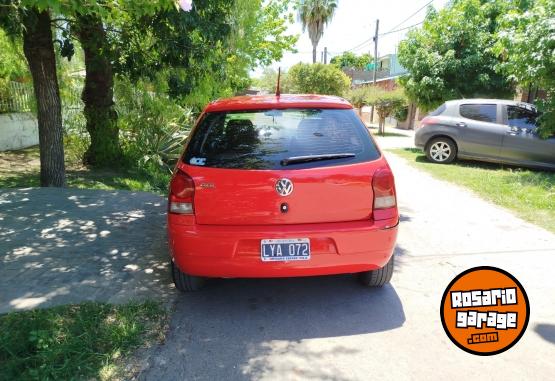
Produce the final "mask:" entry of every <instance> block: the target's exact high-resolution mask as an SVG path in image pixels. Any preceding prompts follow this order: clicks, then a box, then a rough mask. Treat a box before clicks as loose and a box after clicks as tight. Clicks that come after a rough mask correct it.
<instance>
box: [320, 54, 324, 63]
mask: <svg viewBox="0 0 555 381" xmlns="http://www.w3.org/2000/svg"><path fill="white" fill-rule="evenodd" d="M322 62H324V52H320V63H322Z"/></svg>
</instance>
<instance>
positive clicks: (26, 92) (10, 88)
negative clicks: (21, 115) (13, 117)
mask: <svg viewBox="0 0 555 381" xmlns="http://www.w3.org/2000/svg"><path fill="white" fill-rule="evenodd" d="M34 100H35V97H34V94H33V85H32V84H30V83H20V82H11V81H10V82H7V83H6V84H5V85H2V84H0V113H8V112H30V111H31V110H32V108H33V102H34Z"/></svg>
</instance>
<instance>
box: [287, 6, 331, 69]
mask: <svg viewBox="0 0 555 381" xmlns="http://www.w3.org/2000/svg"><path fill="white" fill-rule="evenodd" d="M297 8H298V17H299V20H300V21H301V23H302V25H303V32H304V31H306V30H307V29H308V36H309V37H310V41H312V63H316V48H317V47H318V42H320V38H322V36H323V35H324V27H325V26H326V25H327V24H329V23H330V22H331V19H332V18H333V14H334V12H335V9H336V8H337V0H298V2H297Z"/></svg>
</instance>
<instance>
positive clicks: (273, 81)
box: [252, 67, 291, 94]
mask: <svg viewBox="0 0 555 381" xmlns="http://www.w3.org/2000/svg"><path fill="white" fill-rule="evenodd" d="M277 77H278V72H277V70H275V69H272V68H271V67H266V68H264V70H263V71H262V74H261V75H260V76H259V77H257V78H254V79H253V83H252V84H253V85H254V86H255V87H258V88H259V89H261V90H264V91H267V92H268V93H275V92H276V86H277ZM280 91H281V93H282V94H287V93H290V92H291V89H290V88H289V81H288V79H287V72H286V71H284V70H281V74H280Z"/></svg>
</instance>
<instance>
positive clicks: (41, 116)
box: [0, 1, 66, 187]
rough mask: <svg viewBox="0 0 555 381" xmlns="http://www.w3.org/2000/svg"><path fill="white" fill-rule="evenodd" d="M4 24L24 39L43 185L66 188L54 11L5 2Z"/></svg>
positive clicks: (0, 6) (0, 14) (0, 17)
mask: <svg viewBox="0 0 555 381" xmlns="http://www.w3.org/2000/svg"><path fill="white" fill-rule="evenodd" d="M0 25H2V27H3V28H4V30H5V31H7V32H8V33H9V34H10V35H11V36H12V37H13V38H18V37H22V38H23V52H24V54H25V58H26V60H27V63H28V65H29V71H30V72H31V76H32V78H33V88H34V92H35V99H36V101H37V119H38V127H39V146H40V184H41V186H43V187H49V186H54V187H63V186H65V184H66V182H65V164H64V147H63V140H62V136H63V134H62V113H61V102H60V89H59V87H58V78H57V76H56V57H55V54H54V43H53V40H52V29H51V18H50V11H49V10H48V8H46V7H44V8H37V7H35V6H34V4H33V3H32V2H30V3H29V4H26V6H23V4H17V3H14V2H12V1H2V2H1V3H0Z"/></svg>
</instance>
